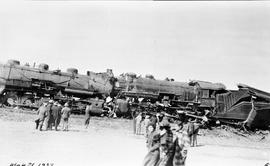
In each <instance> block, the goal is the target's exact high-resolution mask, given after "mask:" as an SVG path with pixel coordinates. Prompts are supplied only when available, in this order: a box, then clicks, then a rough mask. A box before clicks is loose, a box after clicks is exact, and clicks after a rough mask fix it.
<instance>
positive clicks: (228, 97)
mask: <svg viewBox="0 0 270 166" xmlns="http://www.w3.org/2000/svg"><path fill="white" fill-rule="evenodd" d="M238 87H239V90H237V91H232V90H227V89H226V87H225V86H224V85H223V84H220V83H210V82H205V81H190V82H176V81H174V80H173V79H166V80H156V79H155V78H154V77H153V76H152V75H146V77H141V76H136V74H134V73H127V74H122V75H121V76H119V77H115V76H114V75H113V73H112V70H107V71H106V72H104V73H94V72H91V71H88V72H87V73H86V75H82V74H79V73H78V70H77V69H74V68H69V69H68V70H67V71H66V72H62V71H60V70H49V66H48V65H47V64H40V65H39V66H38V68H36V67H30V66H29V65H26V66H22V65H20V62H19V61H16V60H9V61H8V63H7V64H0V102H1V103H2V104H4V105H18V106H29V107H38V106H39V105H40V103H42V102H43V101H44V100H46V99H48V98H53V99H56V100H61V101H63V102H67V101H68V102H71V103H72V105H73V106H74V108H75V109H79V110H83V109H84V108H85V103H87V102H92V101H93V98H96V99H95V102H96V107H97V109H99V110H102V109H103V104H104V101H105V98H106V97H108V96H110V97H112V98H118V97H119V96H120V97H123V96H124V97H129V98H132V99H139V98H143V99H144V100H143V101H142V103H143V102H144V101H145V102H151V103H154V102H156V101H167V103H168V101H169V104H170V107H171V108H172V107H174V110H183V111H185V110H190V111H191V112H193V113H195V117H196V115H198V114H196V113H197V112H199V113H203V112H207V111H208V112H210V114H209V115H208V116H210V118H212V119H216V120H219V121H227V122H228V121H236V122H243V123H247V124H248V126H250V127H259V128H264V127H268V126H269V125H270V118H269V117H270V104H269V103H270V94H269V93H267V92H263V91H260V90H258V89H255V88H252V87H249V86H247V85H243V84H240V85H239V86H238ZM254 98H256V99H254ZM164 99H165V100H164ZM133 101H134V100H133ZM190 111H189V112H190ZM169 113H170V112H169ZM171 113H173V112H171ZM174 113H175V111H174ZM199 115H200V114H199ZM191 116H192V115H191Z"/></svg>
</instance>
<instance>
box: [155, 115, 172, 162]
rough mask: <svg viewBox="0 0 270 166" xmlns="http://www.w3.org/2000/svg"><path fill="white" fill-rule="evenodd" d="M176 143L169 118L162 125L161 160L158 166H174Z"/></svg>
mask: <svg viewBox="0 0 270 166" xmlns="http://www.w3.org/2000/svg"><path fill="white" fill-rule="evenodd" d="M173 157H174V142H173V133H172V131H171V129H170V123H169V122H168V120H167V118H163V120H162V122H161V123H160V160H159V162H158V164H157V165H158V166H173Z"/></svg>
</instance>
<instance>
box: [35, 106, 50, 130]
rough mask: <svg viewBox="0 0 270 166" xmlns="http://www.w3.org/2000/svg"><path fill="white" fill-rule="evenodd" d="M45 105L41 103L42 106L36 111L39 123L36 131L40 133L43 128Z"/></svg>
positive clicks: (45, 113)
mask: <svg viewBox="0 0 270 166" xmlns="http://www.w3.org/2000/svg"><path fill="white" fill-rule="evenodd" d="M47 104H48V103H43V104H42V106H40V107H39V109H38V119H37V120H38V121H39V124H38V129H39V130H40V131H42V126H43V123H44V120H45V118H46V115H47Z"/></svg>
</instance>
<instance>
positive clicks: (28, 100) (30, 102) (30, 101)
mask: <svg viewBox="0 0 270 166" xmlns="http://www.w3.org/2000/svg"><path fill="white" fill-rule="evenodd" d="M23 104H24V105H27V106H31V105H32V104H33V102H32V100H31V99H26V100H24V102H23Z"/></svg>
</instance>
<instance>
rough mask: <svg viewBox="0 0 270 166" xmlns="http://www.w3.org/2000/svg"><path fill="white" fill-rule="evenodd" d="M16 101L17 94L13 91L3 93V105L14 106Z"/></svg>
mask: <svg viewBox="0 0 270 166" xmlns="http://www.w3.org/2000/svg"><path fill="white" fill-rule="evenodd" d="M17 101H18V96H17V95H16V94H15V93H7V94H6V95H5V102H4V105H6V106H14V105H15V104H16V103H17Z"/></svg>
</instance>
